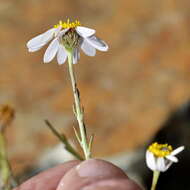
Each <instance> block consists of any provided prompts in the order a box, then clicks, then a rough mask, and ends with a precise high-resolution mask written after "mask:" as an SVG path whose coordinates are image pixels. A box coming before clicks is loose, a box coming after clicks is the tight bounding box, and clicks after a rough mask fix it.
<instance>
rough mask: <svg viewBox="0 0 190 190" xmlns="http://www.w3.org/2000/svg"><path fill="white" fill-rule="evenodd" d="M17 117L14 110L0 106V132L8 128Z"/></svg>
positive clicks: (6, 106) (7, 106)
mask: <svg viewBox="0 0 190 190" xmlns="http://www.w3.org/2000/svg"><path fill="white" fill-rule="evenodd" d="M14 117H15V111H14V109H13V108H12V107H11V106H9V105H7V104H5V105H0V131H2V130H3V129H4V128H5V127H6V126H8V125H9V124H10V123H11V122H12V120H13V119H14Z"/></svg>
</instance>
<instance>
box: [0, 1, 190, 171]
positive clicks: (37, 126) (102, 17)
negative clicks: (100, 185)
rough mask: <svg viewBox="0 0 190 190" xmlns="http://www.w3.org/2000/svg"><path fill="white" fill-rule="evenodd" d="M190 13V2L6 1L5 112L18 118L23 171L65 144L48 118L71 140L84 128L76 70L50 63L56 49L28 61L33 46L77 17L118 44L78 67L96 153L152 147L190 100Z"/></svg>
mask: <svg viewBox="0 0 190 190" xmlns="http://www.w3.org/2000/svg"><path fill="white" fill-rule="evenodd" d="M189 10H190V1H189V0H180V1H179V0H160V1H151V0H133V1H125V0H118V1H114V0H110V1H103V0H97V1H85V0H74V1H71V0H30V1H29V0H28V1H26V0H17V1H14V0H1V1H0V28H1V30H0V43H1V46H0V63H1V69H0V92H1V94H0V103H1V104H4V103H9V104H10V105H12V106H14V107H15V109H16V119H15V121H14V122H13V124H12V126H11V127H10V128H9V129H8V131H7V135H6V136H7V139H8V149H9V157H10V158H11V162H12V164H13V169H14V170H15V172H16V173H19V172H21V171H22V170H23V169H24V168H26V167H27V166H30V165H32V164H33V163H34V162H35V161H36V160H37V159H38V158H39V156H40V154H41V153H42V152H43V151H44V150H45V149H46V148H50V147H51V146H52V145H54V144H56V143H57V142H58V141H57V139H56V138H55V137H54V136H53V134H52V133H51V132H50V131H49V130H48V129H47V128H46V126H45V124H44V121H43V120H44V119H49V120H50V121H51V122H52V123H53V124H54V126H55V127H57V129H59V130H60V131H61V132H64V133H65V134H67V135H68V136H69V137H71V138H73V137H74V135H73V130H72V126H73V125H75V126H76V122H74V117H73V113H72V107H71V103H72V102H73V97H72V93H71V88H70V81H69V78H68V72H67V65H66V64H65V65H62V66H59V65H58V64H57V63H56V61H54V62H51V63H50V64H43V63H42V57H43V53H44V51H45V49H46V48H44V49H42V50H40V51H38V52H36V53H28V52H27V48H26V42H27V41H28V40H29V39H31V38H32V37H34V36H36V35H37V34H40V33H42V32H44V31H46V30H47V29H49V28H50V27H52V26H53V25H54V24H56V23H57V22H58V21H59V20H60V19H62V20H66V19H67V18H68V17H69V18H71V19H79V20H80V21H81V22H82V24H84V25H85V26H88V27H91V28H95V29H96V31H97V36H99V37H101V38H102V39H104V40H105V41H106V42H107V43H108V44H109V46H110V50H109V51H108V52H107V53H102V52H97V55H96V57H87V56H84V54H83V53H81V59H80V62H79V64H77V65H75V69H76V71H77V78H78V81H79V82H78V85H79V88H80V91H81V97H82V102H83V105H84V107H85V120H86V124H87V126H88V129H89V130H88V131H89V134H90V133H95V141H94V146H93V150H94V152H93V153H94V155H96V156H97V157H99V156H108V155H113V154H115V153H119V152H123V151H127V150H131V149H134V148H136V147H138V146H140V145H143V144H144V143H145V142H146V141H147V140H148V139H150V138H151V137H152V136H153V135H154V134H155V132H156V131H157V130H158V129H159V127H160V126H161V125H162V123H163V122H164V121H165V119H166V118H167V117H168V115H169V114H170V113H171V111H172V110H174V109H176V108H177V107H178V106H180V105H181V104H182V103H185V102H186V101H187V100H189V97H190V88H189V83H190V74H189V72H190V53H189V51H190V22H189V20H190V13H189ZM75 142H76V141H75Z"/></svg>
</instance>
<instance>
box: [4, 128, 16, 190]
mask: <svg viewBox="0 0 190 190" xmlns="http://www.w3.org/2000/svg"><path fill="white" fill-rule="evenodd" d="M0 174H1V175H0V176H1V179H0V180H2V183H3V184H2V185H3V187H2V190H11V189H12V187H13V186H15V185H17V182H16V181H15V179H14V177H13V175H12V170H11V166H10V164H9V161H8V159H7V153H6V149H5V138H4V136H3V134H2V131H1V132H0Z"/></svg>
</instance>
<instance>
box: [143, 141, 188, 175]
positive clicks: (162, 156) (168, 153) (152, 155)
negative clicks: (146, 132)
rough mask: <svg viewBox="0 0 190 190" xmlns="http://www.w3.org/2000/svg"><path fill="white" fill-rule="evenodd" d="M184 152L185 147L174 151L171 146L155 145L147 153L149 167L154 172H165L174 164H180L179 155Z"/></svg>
mask: <svg viewBox="0 0 190 190" xmlns="http://www.w3.org/2000/svg"><path fill="white" fill-rule="evenodd" d="M183 150H184V146H180V147H178V148H177V149H175V150H173V148H172V146H171V145H168V144H158V143H156V142H155V143H153V144H152V145H150V146H149V147H148V149H147V151H146V163H147V166H148V167H149V168H150V169H151V170H153V171H160V172H165V171H166V170H167V169H168V168H169V167H170V166H171V165H172V163H176V162H178V159H177V157H175V155H177V154H178V153H180V152H181V151H183Z"/></svg>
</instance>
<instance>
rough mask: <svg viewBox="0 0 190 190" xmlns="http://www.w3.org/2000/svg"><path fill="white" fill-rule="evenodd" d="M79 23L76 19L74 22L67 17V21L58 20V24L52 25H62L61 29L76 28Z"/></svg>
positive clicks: (55, 26) (56, 26)
mask: <svg viewBox="0 0 190 190" xmlns="http://www.w3.org/2000/svg"><path fill="white" fill-rule="evenodd" d="M80 25H81V23H80V22H79V21H78V20H75V22H70V20H69V19H67V22H62V21H59V23H58V24H56V25H54V28H58V27H60V26H61V27H62V28H63V29H66V28H76V27H77V26H80Z"/></svg>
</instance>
